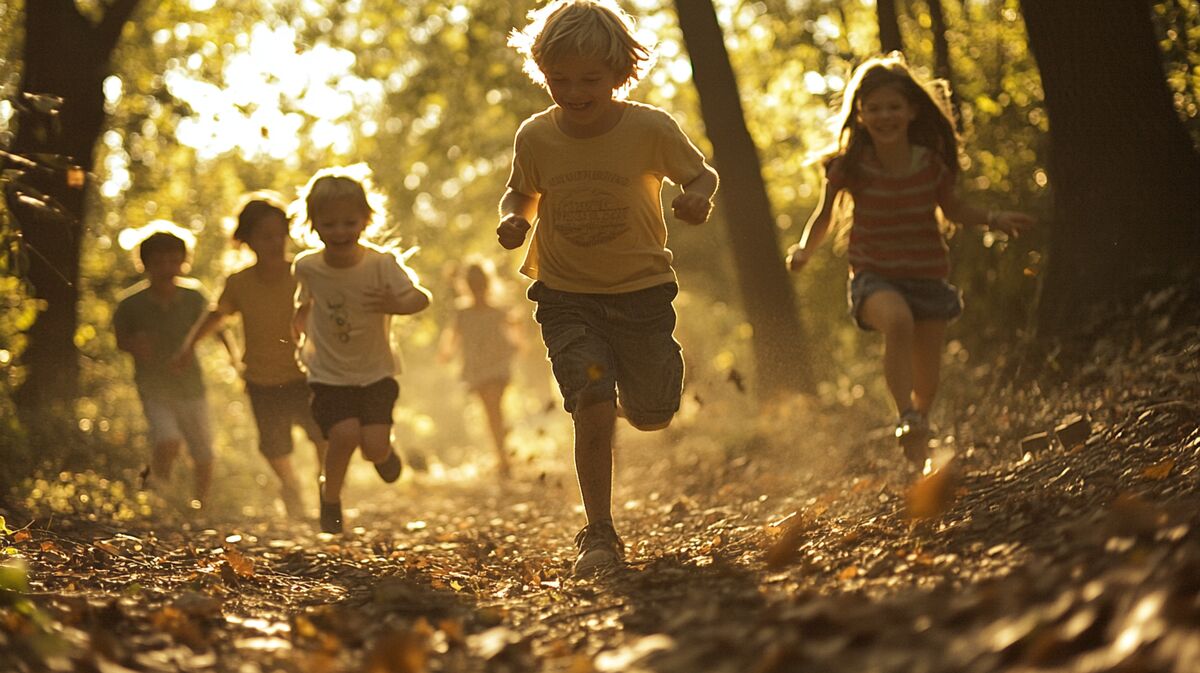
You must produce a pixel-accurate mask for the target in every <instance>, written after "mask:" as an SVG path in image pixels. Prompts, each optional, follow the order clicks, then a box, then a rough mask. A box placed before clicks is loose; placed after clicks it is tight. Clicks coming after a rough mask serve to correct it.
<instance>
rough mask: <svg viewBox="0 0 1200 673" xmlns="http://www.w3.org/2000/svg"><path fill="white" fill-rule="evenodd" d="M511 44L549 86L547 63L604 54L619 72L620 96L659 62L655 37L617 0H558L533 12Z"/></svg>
mask: <svg viewBox="0 0 1200 673" xmlns="http://www.w3.org/2000/svg"><path fill="white" fill-rule="evenodd" d="M528 18H529V23H528V24H527V25H526V26H525V28H524V29H523V30H519V31H518V30H513V31H512V33H510V34H509V36H508V44H509V46H510V47H513V48H515V49H516V50H517V52H518V53H519V54H521V55H522V56H524V57H525V63H524V65H523V69H524V70H525V74H527V75H529V78H530V79H532V80H533V82H534V83H535V84H537V85H539V86H546V74H545V73H546V68H547V67H549V65H550V64H553V63H555V62H557V61H559V60H561V59H563V58H564V57H570V56H586V57H596V58H599V59H600V60H602V61H603V62H604V63H605V64H606V65H607V66H608V67H609V68H611V69H612V71H613V72H614V73H616V75H617V78H618V80H619V81H620V85H619V86H618V87H617V89H616V93H615V96H616V97H617V98H624V97H625V96H626V95H628V94H629V92H630V91H631V90H632V89H633V88H634V87H635V86H637V84H638V82H640V81H641V80H642V77H644V76H645V75H646V73H647V72H649V70H650V67H651V66H652V65H654V40H653V39H652V38H651V37H650V36H648V35H646V34H643V33H639V31H638V30H637V28H636V26H635V25H634V20H633V17H631V16H630V15H629V14H627V13H626V12H625V10H623V9H621V7H620V6H619V5H618V4H617V3H616V2H615V1H614V0H554V1H553V2H550V3H549V4H547V5H545V6H544V7H541V8H539V9H535V10H533V11H531V12H530V13H529V17H528Z"/></svg>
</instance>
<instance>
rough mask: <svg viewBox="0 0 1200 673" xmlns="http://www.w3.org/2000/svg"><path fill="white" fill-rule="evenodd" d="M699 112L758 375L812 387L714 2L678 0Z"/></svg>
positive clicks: (763, 383)
mask: <svg viewBox="0 0 1200 673" xmlns="http://www.w3.org/2000/svg"><path fill="white" fill-rule="evenodd" d="M675 7H676V11H677V12H678V14H679V26H680V28H681V29H682V31H683V39H684V43H685V45H686V47H687V50H688V54H689V55H690V57H691V60H692V69H693V71H694V79H695V83H696V90H697V91H698V92H699V94H700V111H701V114H702V115H703V117H704V125H705V127H706V128H707V129H708V135H709V139H710V140H711V141H712V144H713V163H714V165H715V166H716V168H717V170H718V171H719V172H720V174H721V195H720V198H719V203H721V204H722V208H723V211H724V213H725V215H726V217H725V220H726V222H727V223H728V226H729V237H730V241H731V244H732V246H733V257H734V267H735V269H736V270H737V276H738V285H739V288H740V290H741V294H742V303H743V305H744V306H745V310H746V316H747V319H748V321H749V322H750V325H751V326H752V327H753V329H754V334H753V337H752V342H751V343H752V344H753V347H754V360H755V366H756V380H757V382H758V386H759V388H760V390H761V391H762V392H764V393H767V394H771V393H774V392H778V391H781V390H785V389H791V390H804V391H808V390H811V389H812V385H813V383H812V377H811V366H810V363H809V361H808V359H807V356H806V353H805V350H804V348H803V347H802V346H803V344H804V337H803V334H802V332H801V325H800V320H799V317H798V316H797V313H796V298H795V293H794V292H793V290H792V284H791V279H790V278H789V276H788V272H787V269H786V268H785V266H784V263H783V256H782V254H781V252H780V247H779V240H778V238H777V235H776V229H775V219H774V217H773V215H772V213H771V204H770V201H769V200H768V198H767V190H766V186H765V184H764V183H763V177H762V167H761V165H760V162H759V157H758V148H756V147H755V146H754V140H753V139H752V138H751V137H750V132H749V130H747V128H746V119H745V116H744V114H743V112H742V104H741V98H740V96H739V95H738V88H737V80H736V78H735V76H734V73H733V67H732V66H731V65H730V62H729V54H728V52H727V51H726V49H725V40H724V36H723V34H722V33H721V27H720V25H719V24H718V23H717V15H716V12H715V11H714V9H713V6H712V2H711V1H710V0H676V2H675Z"/></svg>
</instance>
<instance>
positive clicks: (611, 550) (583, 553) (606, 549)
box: [572, 521, 625, 577]
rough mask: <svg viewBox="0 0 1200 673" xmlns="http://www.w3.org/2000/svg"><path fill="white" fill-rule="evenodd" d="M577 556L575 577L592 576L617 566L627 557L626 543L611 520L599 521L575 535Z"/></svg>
mask: <svg viewBox="0 0 1200 673" xmlns="http://www.w3.org/2000/svg"><path fill="white" fill-rule="evenodd" d="M575 547H576V549H578V550H579V554H578V555H577V556H576V557H575V566H574V568H573V569H572V573H573V574H574V575H575V577H590V576H592V575H595V574H596V573H598V572H600V571H603V570H608V569H610V568H615V567H617V566H619V565H621V562H622V561H623V560H624V559H625V543H624V542H621V538H620V537H618V536H617V531H616V530H615V529H614V528H613V525H612V522H611V521H597V522H595V523H589V524H588V525H586V526H584V527H583V529H582V530H580V531H579V534H577V535H576V536H575Z"/></svg>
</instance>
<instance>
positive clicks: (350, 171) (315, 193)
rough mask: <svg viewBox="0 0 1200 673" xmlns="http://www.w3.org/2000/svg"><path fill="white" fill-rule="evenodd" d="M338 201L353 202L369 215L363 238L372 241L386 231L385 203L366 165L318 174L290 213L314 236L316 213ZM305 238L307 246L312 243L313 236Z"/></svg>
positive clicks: (312, 178) (302, 191) (302, 188)
mask: <svg viewBox="0 0 1200 673" xmlns="http://www.w3.org/2000/svg"><path fill="white" fill-rule="evenodd" d="M339 199H350V200H351V201H353V202H355V204H356V205H359V206H360V207H361V208H362V209H363V212H365V213H366V214H367V220H368V224H367V231H366V232H365V233H364V236H367V237H368V238H369V237H371V236H372V235H373V234H375V233H378V231H379V230H380V229H382V228H383V219H384V213H385V212H386V211H385V207H384V206H385V203H386V200H385V199H384V197H383V195H382V194H380V193H379V192H376V191H375V188H374V186H373V185H372V184H371V169H370V168H369V167H368V166H367V165H366V164H354V165H352V166H335V167H330V168H322V169H321V170H319V171H317V172H316V173H314V174H313V176H312V177H311V178H309V180H308V182H307V183H306V184H305V185H304V186H303V187H301V188H300V192H299V193H298V194H297V195H296V200H295V201H294V202H292V206H291V207H290V208H289V209H288V213H289V214H290V215H293V216H294V217H295V221H296V222H301V223H308V224H309V225H310V226H309V229H310V232H311V225H312V214H313V212H314V211H317V210H320V209H321V207H322V206H324V205H326V204H328V203H330V202H332V201H337V200H339ZM301 233H309V232H301ZM303 238H304V239H305V242H306V243H312V240H311V239H312V237H311V236H307V235H305V236H303Z"/></svg>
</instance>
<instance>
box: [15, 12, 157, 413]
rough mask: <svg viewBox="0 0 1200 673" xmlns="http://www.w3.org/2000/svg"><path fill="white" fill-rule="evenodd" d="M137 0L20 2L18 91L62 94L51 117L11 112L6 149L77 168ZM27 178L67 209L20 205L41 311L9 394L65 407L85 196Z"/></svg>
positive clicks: (98, 127)
mask: <svg viewBox="0 0 1200 673" xmlns="http://www.w3.org/2000/svg"><path fill="white" fill-rule="evenodd" d="M139 1H140V0H110V1H109V2H107V3H104V4H102V6H101V7H100V8H99V9H98V11H99V12H100V14H99V16H90V15H85V14H83V13H82V12H81V11H80V9H79V7H77V6H76V3H75V2H74V1H73V0H31V1H30V2H26V3H25V43H24V44H25V47H24V54H23V61H24V62H23V70H22V75H21V91H22V92H28V93H35V94H45V95H52V96H58V97H61V98H62V99H63V103H62V107H61V111H60V114H59V120H58V121H57V122H56V123H53V124H44V123H37V121H36V118H34V117H31V116H28V115H26V116H25V117H24V118H23V119H22V120H19V121H18V127H17V134H16V138H15V139H14V141H13V150H14V151H16V152H18V153H21V154H48V155H62V156H67V157H70V158H71V160H72V161H73V162H74V163H75V164H77V165H78V166H81V167H82V168H83V169H84V170H85V171H89V172H90V171H91V169H92V168H93V151H94V147H95V145H96V141H97V139H98V138H99V137H100V133H101V132H102V130H103V127H104V119H105V111H104V92H103V89H102V86H103V83H104V79H105V78H106V77H108V75H109V74H111V64H110V60H111V56H112V53H113V50H114V49H115V48H116V46H117V41H118V40H119V38H120V36H121V31H122V30H123V29H124V27H125V25H126V23H127V22H128V21H129V19H130V16H131V15H132V14H133V11H134V9H136V7H137V5H138V3H139ZM30 179H31V180H33V181H35V182H36V183H37V187H38V188H39V189H40V190H41V191H43V192H45V193H46V194H48V195H49V196H51V197H53V198H55V199H56V200H57V201H59V202H60V203H61V204H62V205H63V206H64V207H65V209H66V210H67V211H68V213H69V215H70V216H69V217H68V218H50V217H36V216H31V214H29V213H26V215H27V216H26V218H25V221H23V222H22V227H23V229H22V236H23V240H24V242H25V244H26V245H27V246H28V249H29V252H30V254H29V269H28V273H27V278H28V280H29V282H30V283H31V285H32V286H33V291H34V295H35V297H37V298H38V299H39V300H40V301H41V302H42V306H43V308H42V310H41V312H40V313H39V315H38V317H37V320H36V322H35V323H34V325H33V326H32V328H31V329H30V330H29V334H28V338H29V342H28V347H27V349H26V351H25V353H24V358H23V359H24V364H25V365H26V366H27V378H26V380H25V383H24V384H23V385H22V387H21V389H20V391H19V392H18V395H17V404H18V407H19V409H21V411H22V412H23V413H28V412H43V411H66V410H69V409H70V403H71V402H72V401H73V400H74V397H75V395H76V393H77V389H78V377H79V357H78V352H77V350H76V347H75V341H74V340H75V330H76V326H77V314H76V302H77V301H78V299H79V288H78V281H79V257H80V242H81V241H80V239H81V237H82V235H83V225H82V222H83V216H84V209H85V204H86V200H85V198H84V191H83V190H81V189H73V188H70V187H69V186H68V185H67V184H66V181H65V180H64V179H63V178H62V176H61V175H56V176H54V177H51V176H47V175H33V176H31V178H30Z"/></svg>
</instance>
